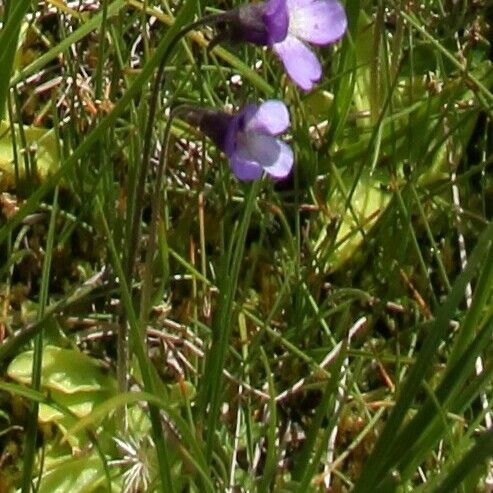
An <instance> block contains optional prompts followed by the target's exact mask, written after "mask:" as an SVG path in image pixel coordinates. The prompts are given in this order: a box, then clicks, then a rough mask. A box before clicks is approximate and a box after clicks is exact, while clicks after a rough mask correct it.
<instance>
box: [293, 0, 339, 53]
mask: <svg viewBox="0 0 493 493" xmlns="http://www.w3.org/2000/svg"><path fill="white" fill-rule="evenodd" d="M288 10H289V31H290V33H291V34H292V35H294V36H296V37H297V38H299V39H302V40H304V41H308V42H310V43H313V44H317V45H325V44H329V43H334V42H335V41H337V40H338V39H340V38H341V37H342V35H343V34H344V33H345V32H346V29H347V17H346V12H345V10H344V7H343V6H342V5H341V4H340V3H339V2H338V1H337V0H288Z"/></svg>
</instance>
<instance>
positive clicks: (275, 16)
mask: <svg viewBox="0 0 493 493" xmlns="http://www.w3.org/2000/svg"><path fill="white" fill-rule="evenodd" d="M222 18H223V22H220V23H218V31H219V35H218V37H217V38H216V39H215V40H214V41H213V44H216V43H217V42H219V41H222V40H227V41H230V42H232V43H240V42H245V41H246V42H248V43H254V44H256V45H261V46H266V45H272V44H274V43H279V42H280V41H282V40H283V39H284V38H285V37H286V35H287V33H288V10H287V6H286V0H268V1H267V2H260V3H255V4H247V5H242V6H241V7H237V8H235V9H233V10H230V11H229V12H225V13H224V14H223V15H222Z"/></svg>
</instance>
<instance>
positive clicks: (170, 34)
mask: <svg viewBox="0 0 493 493" xmlns="http://www.w3.org/2000/svg"><path fill="white" fill-rule="evenodd" d="M195 9H196V1H195V0H187V1H186V2H185V3H184V5H183V7H182V8H181V9H180V12H179V14H178V16H177V17H176V20H175V23H174V24H173V25H172V26H171V27H170V28H169V30H168V31H167V32H166V34H165V36H164V38H163V39H162V40H161V42H160V43H159V45H158V47H157V48H156V51H155V52H154V54H153V56H152V57H151V58H150V59H149V61H148V62H147V63H146V65H144V67H143V68H142V70H141V71H140V73H139V74H138V75H137V76H136V77H135V79H134V81H133V84H132V85H131V86H130V87H129V88H128V89H127V91H126V92H125V93H124V94H123V96H122V97H121V98H120V100H119V101H118V102H117V103H116V104H115V106H114V108H113V110H112V111H111V113H109V114H108V115H107V116H105V117H104V118H102V119H101V121H100V122H99V123H98V125H96V127H94V128H93V129H92V130H91V131H90V132H89V133H88V134H87V135H86V137H85V139H84V140H83V142H82V143H81V144H80V145H79V146H78V147H77V148H76V149H75V151H74V152H73V153H72V154H71V155H70V156H69V157H68V158H67V159H66V160H65V161H64V162H62V163H61V166H60V168H59V169H58V170H57V171H56V172H55V173H53V175H51V176H50V177H48V178H47V179H46V180H45V181H44V182H43V183H42V184H41V185H40V186H39V187H37V188H36V190H35V191H34V192H33V193H32V194H31V195H30V197H29V198H28V199H27V200H26V202H25V203H24V204H23V205H22V207H21V208H20V209H19V211H18V212H17V214H15V216H13V217H12V218H10V219H9V221H8V222H7V223H6V224H5V225H4V226H3V227H2V228H1V229H0V244H1V243H3V242H4V241H5V240H6V239H7V238H8V235H9V234H10V232H11V231H12V230H13V229H14V228H16V227H17V226H18V225H19V224H21V223H22V221H23V220H24V218H25V217H26V216H27V215H28V214H31V213H32V212H34V211H35V210H36V208H37V207H38V205H39V202H40V201H41V200H42V199H43V197H44V196H45V195H46V194H47V193H49V192H50V191H51V190H52V189H53V188H54V187H55V186H56V185H57V184H58V183H59V182H60V181H61V180H62V179H63V178H65V177H66V176H68V175H69V173H70V172H71V170H72V168H73V167H74V165H75V164H76V163H77V162H78V161H79V160H80V159H83V158H84V157H86V155H87V153H88V152H89V151H90V150H91V149H92V147H93V146H94V145H95V144H96V143H97V142H99V140H100V139H102V138H103V137H104V135H105V133H106V130H108V129H109V128H110V127H111V125H113V124H114V123H115V122H116V121H117V118H118V117H119V116H120V115H121V114H122V113H123V111H124V110H125V109H126V108H127V106H128V105H129V104H130V102H131V101H132V99H133V98H134V97H135V96H137V94H139V93H140V92H141V91H142V88H143V87H144V86H145V84H146V82H147V81H148V80H149V78H150V77H151V76H152V74H153V73H154V70H155V68H156V67H157V66H158V65H159V63H160V62H161V59H162V58H163V56H164V55H165V54H166V53H167V52H168V50H169V49H170V46H171V43H173V42H174V40H175V38H176V37H177V35H178V34H179V32H180V31H181V28H182V27H183V26H184V25H185V24H186V23H187V22H188V21H189V20H190V19H191V18H192V17H193V14H194V12H195Z"/></svg>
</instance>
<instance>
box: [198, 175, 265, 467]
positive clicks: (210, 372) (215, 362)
mask: <svg viewBox="0 0 493 493" xmlns="http://www.w3.org/2000/svg"><path fill="white" fill-rule="evenodd" d="M260 183H261V182H255V183H254V184H252V185H251V186H250V190H249V192H248V197H247V199H246V201H245V206H244V207H245V208H244V211H243V217H242V220H241V224H240V227H239V230H238V236H237V239H236V244H235V246H234V252H233V254H232V257H231V258H229V257H230V255H228V256H227V258H226V262H224V263H223V265H222V270H221V281H220V284H219V287H220V299H219V304H218V308H217V312H216V316H215V317H214V321H213V331H212V343H211V347H210V349H209V351H208V354H207V357H206V363H205V369H204V374H203V377H202V381H201V385H202V388H201V392H200V399H199V410H200V411H201V413H202V416H207V426H206V430H205V433H206V459H207V462H208V463H209V464H210V462H211V460H212V452H213V445H214V437H215V433H216V427H217V420H218V416H219V406H220V398H221V391H222V389H223V385H222V381H223V368H224V363H225V361H226V355H227V352H228V348H229V339H230V335H231V329H232V316H233V304H234V297H235V294H236V288H237V285H238V276H239V273H240V267H241V263H242V259H243V251H244V248H245V241H246V235H247V231H248V227H249V224H250V219H251V216H252V213H253V209H254V206H255V198H256V197H257V194H258V191H259V189H260ZM207 405H209V409H208V410H207Z"/></svg>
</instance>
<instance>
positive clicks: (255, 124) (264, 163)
mask: <svg viewBox="0 0 493 493" xmlns="http://www.w3.org/2000/svg"><path fill="white" fill-rule="evenodd" d="M185 120H187V121H188V122H189V123H191V124H194V125H197V126H198V127H199V128H200V130H201V131H202V132H203V133H204V134H205V135H207V136H208V137H209V138H210V139H211V140H212V141H213V142H214V143H215V144H216V145H217V147H219V149H221V150H222V151H223V152H224V153H225V154H226V155H227V156H228V158H229V161H230V165H231V168H232V170H233V173H234V174H235V175H236V176H237V177H238V178H239V179H240V180H243V181H252V180H257V179H258V178H260V177H261V176H262V172H263V171H265V172H266V173H267V174H269V175H270V176H271V177H273V178H275V179H282V178H285V177H286V176H288V175H289V173H290V171H291V168H292V167H293V161H294V156H293V151H292V149H291V147H289V146H288V145H287V144H286V143H285V142H283V141H282V140H280V139H278V138H277V137H276V136H277V135H279V134H281V133H283V132H284V131H285V130H286V129H287V128H288V127H289V113H288V109H287V108H286V105H285V104H284V103H282V102H281V101H276V100H269V101H265V102H264V103H262V104H260V105H257V104H250V105H248V106H245V107H244V108H243V109H242V110H241V111H240V112H239V113H237V114H235V115H229V114H228V113H224V112H222V111H216V110H213V109H203V108H196V109H193V110H190V111H189V112H188V114H187V115H186V116H185Z"/></svg>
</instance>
